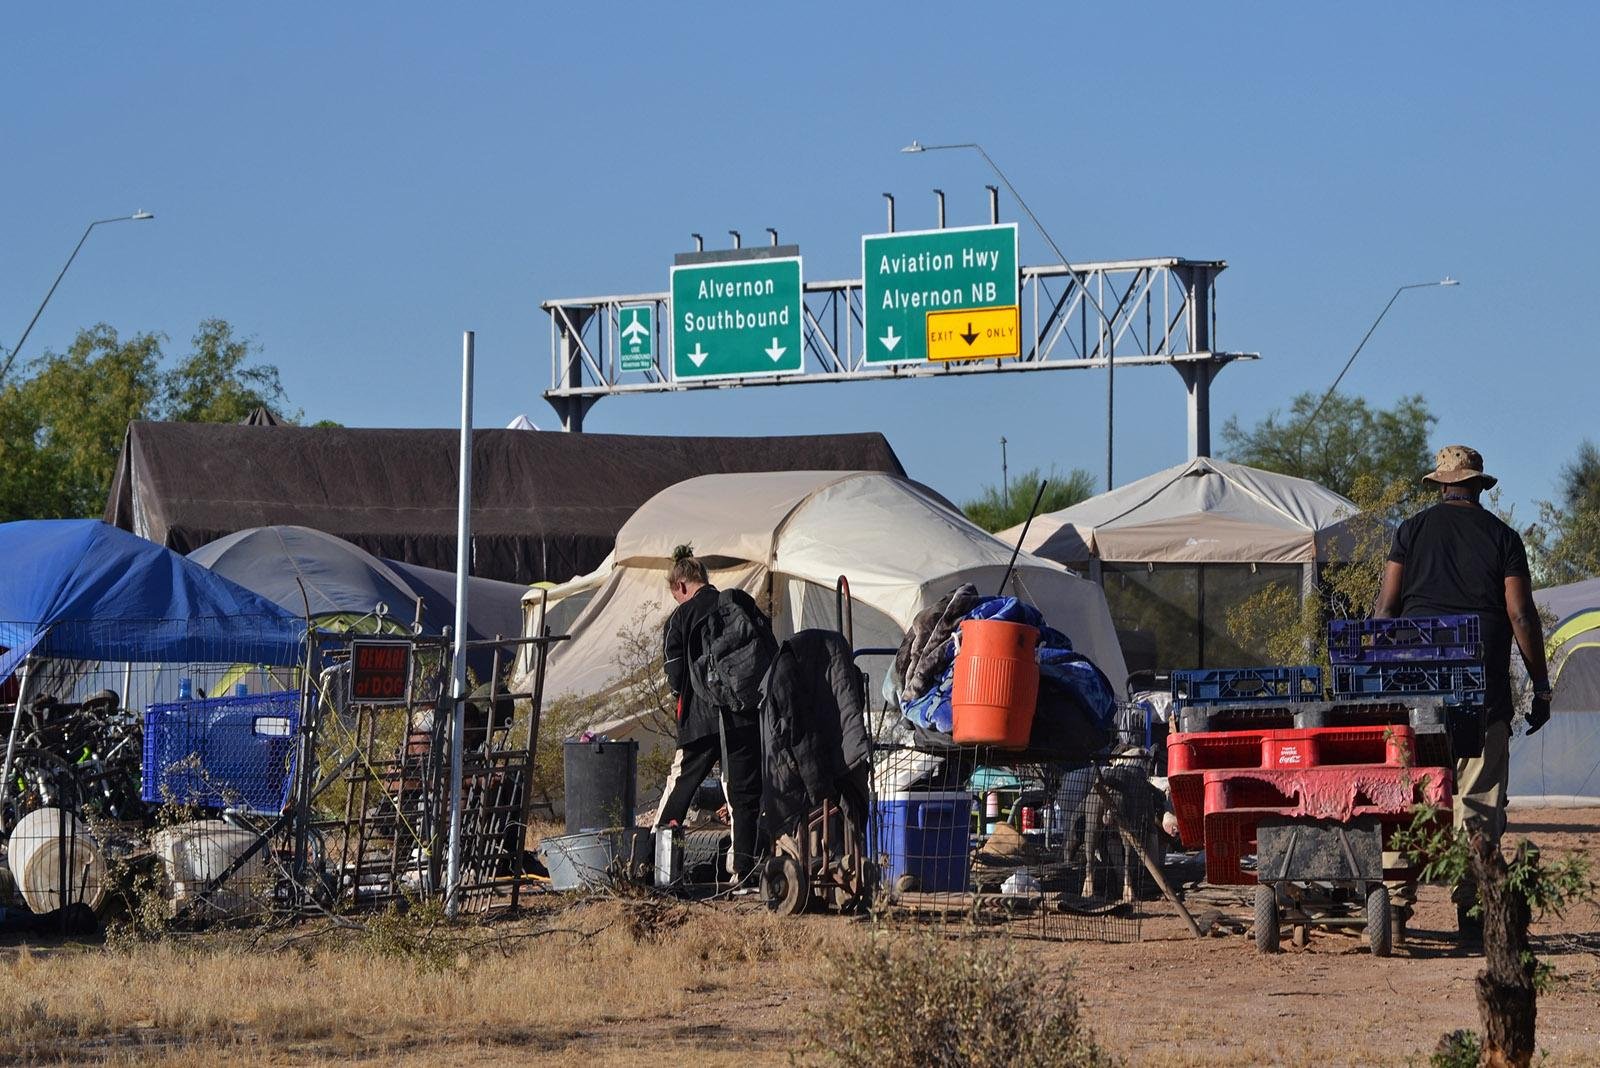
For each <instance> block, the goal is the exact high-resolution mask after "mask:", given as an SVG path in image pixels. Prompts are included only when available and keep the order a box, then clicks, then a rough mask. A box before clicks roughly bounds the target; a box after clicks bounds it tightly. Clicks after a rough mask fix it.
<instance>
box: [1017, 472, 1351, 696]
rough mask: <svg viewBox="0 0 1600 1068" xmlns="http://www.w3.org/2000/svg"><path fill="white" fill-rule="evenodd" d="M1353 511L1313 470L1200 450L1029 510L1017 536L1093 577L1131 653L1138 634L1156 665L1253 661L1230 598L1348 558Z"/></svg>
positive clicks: (1305, 586) (1301, 579)
mask: <svg viewBox="0 0 1600 1068" xmlns="http://www.w3.org/2000/svg"><path fill="white" fill-rule="evenodd" d="M1357 514H1358V509H1357V508H1356V506H1355V504H1353V503H1352V502H1351V501H1350V500H1349V499H1347V498H1345V497H1342V496H1340V495H1339V494H1337V493H1334V492H1333V491H1332V490H1328V489H1324V488H1323V487H1321V486H1319V485H1317V484H1316V483H1315V482H1310V481H1307V480H1306V479H1303V478H1293V477H1290V476H1288V475H1280V474H1277V473H1275V472H1272V471H1262V470H1258V469H1257V468H1253V467H1245V466H1244V465H1243V464H1234V463H1228V462H1227V461H1225V460H1213V459H1211V458H1209V457H1205V456H1201V457H1198V458H1196V459H1193V460H1190V461H1188V462H1187V463H1183V464H1179V465H1178V466H1176V467H1169V468H1167V469H1166V470H1165V471H1158V472H1157V473H1155V474H1153V475H1150V476H1149V477H1147V478H1142V479H1139V480H1138V481H1137V482H1131V483H1129V484H1128V485H1126V486H1119V487H1118V488H1117V489H1114V490H1112V491H1111V492H1109V493H1102V494H1101V495H1099V496H1098V497H1091V498H1090V499H1088V500H1086V501H1082V502H1080V503H1078V504H1075V505H1073V506H1072V507H1070V508H1064V509H1062V510H1061V511H1059V512H1051V513H1049V514H1047V515H1041V516H1038V517H1036V518H1035V519H1034V521H1033V524H1032V526H1031V527H1030V528H1029V530H1028V537H1027V540H1026V541H1024V542H1023V546H1022V547H1023V548H1024V549H1025V550H1027V551H1029V552H1032V553H1034V554H1036V555H1038V556H1042V557H1044V558H1046V559H1048V560H1055V561H1057V562H1059V563H1062V564H1066V565H1068V566H1069V567H1077V568H1083V569H1086V570H1087V571H1088V573H1089V575H1090V577H1091V578H1095V579H1098V580H1099V581H1100V583H1101V584H1102V586H1103V587H1104V589H1105V594H1106V599H1107V601H1108V602H1109V603H1110V605H1111V613H1112V616H1113V617H1114V618H1115V619H1116V623H1117V627H1118V629H1119V630H1120V631H1121V632H1122V634H1123V636H1124V639H1125V640H1126V641H1127V642H1128V643H1129V653H1130V657H1129V659H1130V660H1136V659H1138V658H1136V657H1135V656H1134V655H1133V646H1134V645H1135V644H1139V645H1142V646H1144V652H1145V655H1146V656H1153V659H1154V663H1153V664H1149V665H1145V666H1152V667H1156V668H1159V669H1163V670H1165V669H1169V668H1187V667H1218V666H1232V665H1243V664H1258V663H1261V662H1262V660H1261V655H1260V653H1259V651H1257V650H1252V649H1246V648H1242V647H1240V646H1239V645H1238V644H1237V643H1236V642H1234V641H1233V640H1232V639H1231V638H1230V637H1229V636H1228V634H1227V627H1226V617H1227V612H1228V609H1229V608H1231V607H1232V606H1234V605H1237V604H1239V603H1240V602H1242V601H1244V600H1245V599H1247V598H1249V597H1250V596H1252V595H1253V594H1255V593H1257V592H1258V591H1260V590H1262V589H1264V588H1266V587H1269V586H1274V585H1276V586H1283V587H1287V588H1290V589H1293V590H1297V591H1299V593H1300V594H1301V595H1302V596H1303V595H1304V593H1305V591H1307V590H1310V589H1311V588H1312V587H1313V585H1314V583H1315V582H1316V577H1317V567H1318V565H1320V564H1323V563H1327V562H1328V561H1330V560H1340V559H1346V558H1348V556H1349V553H1350V552H1351V550H1352V548H1353V546H1354V544H1355V542H1356V541H1357V537H1358V533H1357V532H1358V530H1359V527H1358V525H1357V524H1356V522H1355V519H1356V516H1357ZM1020 533H1021V528H1020V527H1017V528H1013V529H1011V530H1006V531H1002V532H1001V533H1000V534H999V535H997V537H999V538H1000V539H1001V540H1002V541H1011V542H1013V543H1014V542H1015V541H1016V538H1017V536H1018V535H1019V534H1020ZM1152 640H1153V644H1154V649H1153V650H1151V649H1150V648H1149V646H1150V644H1151V643H1152ZM1134 666H1136V667H1137V666H1140V665H1139V664H1137V663H1135V664H1134Z"/></svg>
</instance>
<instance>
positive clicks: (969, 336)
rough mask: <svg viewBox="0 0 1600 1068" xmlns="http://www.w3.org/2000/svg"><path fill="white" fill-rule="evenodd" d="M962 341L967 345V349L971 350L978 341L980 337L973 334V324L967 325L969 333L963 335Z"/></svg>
mask: <svg viewBox="0 0 1600 1068" xmlns="http://www.w3.org/2000/svg"><path fill="white" fill-rule="evenodd" d="M961 339H962V340H963V341H965V342H966V343H967V347H969V348H970V347H971V346H972V343H973V342H974V341H976V340H978V335H977V334H974V333H973V332H972V324H971V323H968V324H967V332H966V333H965V334H962V335H961Z"/></svg>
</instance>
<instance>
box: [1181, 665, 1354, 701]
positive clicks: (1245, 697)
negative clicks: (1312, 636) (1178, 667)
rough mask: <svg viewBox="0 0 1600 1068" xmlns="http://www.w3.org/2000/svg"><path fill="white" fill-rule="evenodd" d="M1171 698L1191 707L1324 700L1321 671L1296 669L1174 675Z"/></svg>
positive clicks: (1313, 667)
mask: <svg viewBox="0 0 1600 1068" xmlns="http://www.w3.org/2000/svg"><path fill="white" fill-rule="evenodd" d="M1172 699H1173V702H1174V703H1175V704H1177V705H1178V706H1179V707H1180V708H1182V707H1186V706H1190V705H1220V704H1246V703H1251V704H1253V703H1261V704H1273V705H1282V704H1293V703H1295V702H1299V701H1320V700H1322V669H1321V668H1319V667H1317V666H1316V665H1314V664H1304V665H1297V666H1293V667H1243V668H1199V669H1194V670H1189V671H1174V672H1173V673H1172Z"/></svg>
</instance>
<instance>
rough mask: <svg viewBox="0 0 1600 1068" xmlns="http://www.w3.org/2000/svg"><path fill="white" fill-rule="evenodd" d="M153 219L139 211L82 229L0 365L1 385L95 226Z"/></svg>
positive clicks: (148, 214) (99, 221)
mask: <svg viewBox="0 0 1600 1068" xmlns="http://www.w3.org/2000/svg"><path fill="white" fill-rule="evenodd" d="M154 218H155V215H154V214H152V213H151V212H148V211H144V210H140V211H136V212H134V213H133V214H132V215H118V216H116V217H114V218H110V219H96V220H95V221H94V222H92V223H90V224H89V225H88V226H86V227H84V229H83V236H82V237H80V238H78V243H77V244H76V245H74V246H72V255H70V256H68V257H67V262H66V263H65V264H63V265H62V267H61V273H59V274H57V275H56V280H55V281H54V282H51V283H50V292H48V293H46V294H45V295H44V299H43V300H41V301H40V302H39V309H38V310H37V311H35V312H34V313H33V318H32V319H29V320H28V325H27V326H26V327H24V328H23V330H22V336H21V337H19V338H18V339H17V343H16V345H15V346H14V347H13V348H12V349H11V352H10V354H9V355H7V356H6V362H5V364H4V365H0V383H3V382H4V381H5V380H6V375H8V374H10V373H11V364H12V363H13V362H14V361H15V360H16V358H17V353H19V352H21V351H22V343H23V342H25V341H27V340H28V335H29V334H31V333H32V332H33V324H34V323H37V322H38V321H39V316H41V315H43V314H44V306H45V305H46V304H49V303H50V298H51V297H53V296H55V293H56V286H59V285H60V284H61V279H63V278H65V277H66V274H67V268H68V267H71V266H72V261H73V260H75V259H77V258H78V250H79V249H81V248H83V243H84V242H85V241H87V240H89V232H90V231H91V230H93V229H94V228H95V227H96V226H100V225H101V224H103V223H114V222H135V221H141V220H144V219H154Z"/></svg>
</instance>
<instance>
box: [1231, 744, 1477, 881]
mask: <svg viewBox="0 0 1600 1068" xmlns="http://www.w3.org/2000/svg"><path fill="white" fill-rule="evenodd" d="M1204 780H1205V785H1204V791H1205V803H1204V807H1205V814H1204V817H1203V838H1204V841H1205V850H1206V881H1207V882H1209V883H1212V884H1214V885H1240V884H1245V885H1248V884H1250V883H1253V882H1255V881H1256V880H1255V875H1254V874H1252V873H1250V872H1246V871H1244V870H1243V869H1242V867H1241V864H1240V862H1241V861H1242V860H1243V858H1244V857H1245V856H1246V855H1248V854H1250V853H1254V852H1255V851H1256V828H1257V826H1259V824H1260V823H1261V820H1262V819H1263V818H1265V817H1267V816H1281V817H1286V818H1303V819H1324V820H1334V821H1337V822H1340V823H1348V822H1349V821H1351V820H1353V819H1355V818H1357V817H1360V816H1376V817H1378V820H1379V822H1380V823H1381V824H1382V825H1383V830H1384V838H1385V840H1386V841H1387V839H1388V836H1389V834H1390V833H1391V832H1392V831H1393V830H1394V829H1395V828H1397V827H1401V826H1405V825H1407V824H1409V823H1410V822H1411V820H1412V810H1413V808H1414V807H1415V806H1416V805H1417V804H1418V803H1420V802H1423V801H1426V802H1428V803H1429V804H1432V805H1437V806H1439V807H1441V808H1448V807H1449V805H1450V801H1451V794H1452V782H1453V778H1452V775H1451V772H1450V770H1449V769H1448V768H1407V767H1392V766H1385V765H1375V764H1351V765H1333V766H1324V767H1320V768H1300V769H1293V770H1284V769H1236V770H1222V771H1208V772H1206V773H1204ZM1385 875H1386V877H1390V876H1392V877H1394V878H1403V877H1405V875H1406V869H1396V870H1394V871H1393V872H1386V873H1385Z"/></svg>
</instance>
